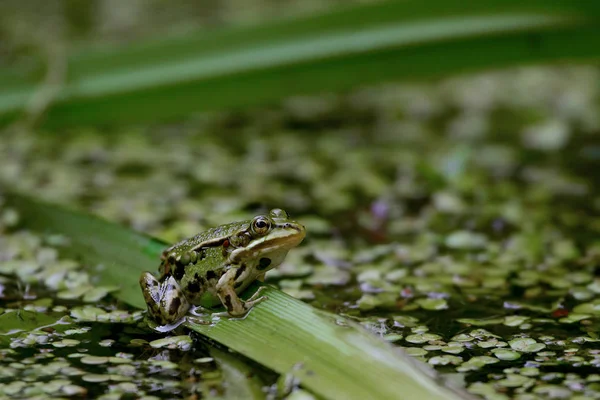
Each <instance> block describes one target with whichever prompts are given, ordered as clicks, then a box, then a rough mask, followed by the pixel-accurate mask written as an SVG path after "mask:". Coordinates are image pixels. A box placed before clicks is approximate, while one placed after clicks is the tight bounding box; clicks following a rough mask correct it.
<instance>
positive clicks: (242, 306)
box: [212, 286, 268, 318]
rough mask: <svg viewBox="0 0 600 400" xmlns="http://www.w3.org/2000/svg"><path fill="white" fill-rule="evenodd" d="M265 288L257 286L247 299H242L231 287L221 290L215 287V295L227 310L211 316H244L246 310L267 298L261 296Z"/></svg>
mask: <svg viewBox="0 0 600 400" xmlns="http://www.w3.org/2000/svg"><path fill="white" fill-rule="evenodd" d="M266 289H267V288H266V287H265V286H261V287H259V288H258V290H257V291H256V292H255V293H254V294H253V295H252V296H251V297H250V298H249V299H248V300H246V301H244V300H242V299H240V298H239V297H238V295H237V294H236V293H235V290H233V288H223V289H222V290H219V288H218V287H217V295H218V296H219V298H220V299H221V302H222V303H223V305H224V306H225V308H227V311H226V312H220V313H214V314H212V316H213V317H234V318H240V317H244V316H245V315H246V314H247V313H248V311H250V310H251V309H252V307H254V306H255V305H257V304H258V303H260V302H263V301H265V300H267V299H268V297H267V296H261V293H262V292H264V291H265V290H266Z"/></svg>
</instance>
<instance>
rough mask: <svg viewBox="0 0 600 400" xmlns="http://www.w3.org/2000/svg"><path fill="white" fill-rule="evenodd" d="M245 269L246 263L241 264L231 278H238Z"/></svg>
mask: <svg viewBox="0 0 600 400" xmlns="http://www.w3.org/2000/svg"><path fill="white" fill-rule="evenodd" d="M245 270H246V264H242V265H241V266H240V267H239V268H238V269H237V270H236V271H235V277H234V278H233V279H234V280H236V281H237V280H238V278H239V277H240V276H241V275H242V274H243V273H244V271H245Z"/></svg>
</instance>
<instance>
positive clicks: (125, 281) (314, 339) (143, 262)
mask: <svg viewBox="0 0 600 400" xmlns="http://www.w3.org/2000/svg"><path fill="white" fill-rule="evenodd" d="M5 199H6V200H7V204H8V206H11V207H14V208H15V209H17V211H18V212H19V214H20V216H22V223H23V226H25V227H28V228H30V229H35V230H41V231H49V232H55V233H61V234H64V235H66V236H68V237H69V238H70V239H71V242H72V244H71V247H72V250H73V251H75V252H76V253H77V255H79V256H81V257H83V258H85V259H86V260H88V261H92V262H94V263H96V262H100V263H102V265H103V268H101V269H100V270H99V271H98V272H97V273H98V274H99V276H100V277H101V281H102V283H103V284H111V285H114V284H117V285H121V290H119V291H118V292H116V293H115V295H116V297H117V298H119V299H121V300H122V301H125V302H127V303H129V304H131V305H134V306H137V307H142V306H143V300H142V296H141V293H140V290H139V287H138V286H137V279H138V277H139V274H140V272H141V271H143V270H155V269H156V267H157V259H158V254H159V252H160V250H161V249H162V248H163V246H164V244H163V243H161V242H160V241H158V240H156V239H152V238H149V237H147V236H144V235H142V234H139V233H136V232H133V231H130V230H128V229H125V228H123V227H120V226H118V225H114V224H111V223H108V222H106V221H103V220H101V219H98V218H95V217H91V216H88V215H84V214H80V213H77V212H73V211H69V210H67V209H64V208H61V207H58V206H54V205H50V204H45V203H42V202H38V201H35V200H33V199H31V198H28V197H26V196H21V195H18V194H14V193H13V194H7V195H5ZM265 294H266V295H267V296H268V297H269V300H268V301H265V302H263V303H261V304H259V305H258V306H257V307H255V308H254V309H253V310H252V312H251V313H249V314H248V316H247V317H246V318H245V319H244V320H233V319H222V320H220V321H218V322H217V323H216V324H214V325H195V324H187V325H188V327H189V328H190V329H193V330H195V331H196V332H199V333H201V334H203V335H206V336H207V337H209V338H210V339H212V340H214V341H217V342H219V343H221V344H223V345H226V346H227V347H229V348H231V349H233V350H235V351H237V352H239V353H241V354H243V355H245V356H247V357H249V358H251V359H253V360H255V361H257V362H259V363H261V364H263V365H265V366H266V367H268V368H270V369H272V370H274V371H276V372H279V373H281V374H288V373H289V374H292V375H294V376H295V377H297V378H299V379H300V381H301V383H302V385H303V386H305V387H306V388H308V389H310V390H312V391H313V392H315V393H317V394H319V395H321V396H323V397H325V398H329V399H366V398H374V399H391V398H402V399H432V400H435V399H440V400H441V399H461V398H463V399H464V398H470V396H469V395H467V394H466V393H464V392H463V391H461V390H458V389H454V388H452V387H451V386H449V385H445V384H443V380H442V379H440V377H438V376H436V374H435V373H434V372H433V371H432V370H429V369H428V368H426V367H425V366H424V365H421V364H419V363H418V362H416V361H415V360H413V359H411V358H410V357H408V356H406V355H405V354H403V353H402V352H400V351H399V350H397V349H394V348H392V347H391V346H390V345H389V344H388V343H385V342H384V341H383V340H381V339H379V338H377V337H375V336H373V335H372V334H370V333H368V332H367V331H365V330H364V329H363V328H362V327H360V326H358V324H356V323H353V322H352V321H348V320H345V319H343V318H341V317H338V316H336V315H334V314H329V313H326V312H323V311H320V310H317V309H315V308H313V307H311V306H309V305H308V304H305V303H303V302H301V301H299V300H296V299H294V298H293V297H291V296H289V295H286V294H285V293H283V292H281V291H279V290H277V289H274V288H271V287H269V288H268V289H267V291H266V293H265Z"/></svg>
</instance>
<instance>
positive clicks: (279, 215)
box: [269, 208, 288, 219]
mask: <svg viewBox="0 0 600 400" xmlns="http://www.w3.org/2000/svg"><path fill="white" fill-rule="evenodd" d="M269 216H270V217H271V218H274V219H288V213H286V212H285V211H284V210H282V209H281V208H274V209H272V210H271V211H270V212H269Z"/></svg>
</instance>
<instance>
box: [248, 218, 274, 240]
mask: <svg viewBox="0 0 600 400" xmlns="http://www.w3.org/2000/svg"><path fill="white" fill-rule="evenodd" d="M270 229H271V220H270V219H269V218H267V217H263V216H260V217H256V218H254V220H253V221H252V232H254V233H255V234H256V235H259V236H262V235H265V234H267V232H269V230H270Z"/></svg>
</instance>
